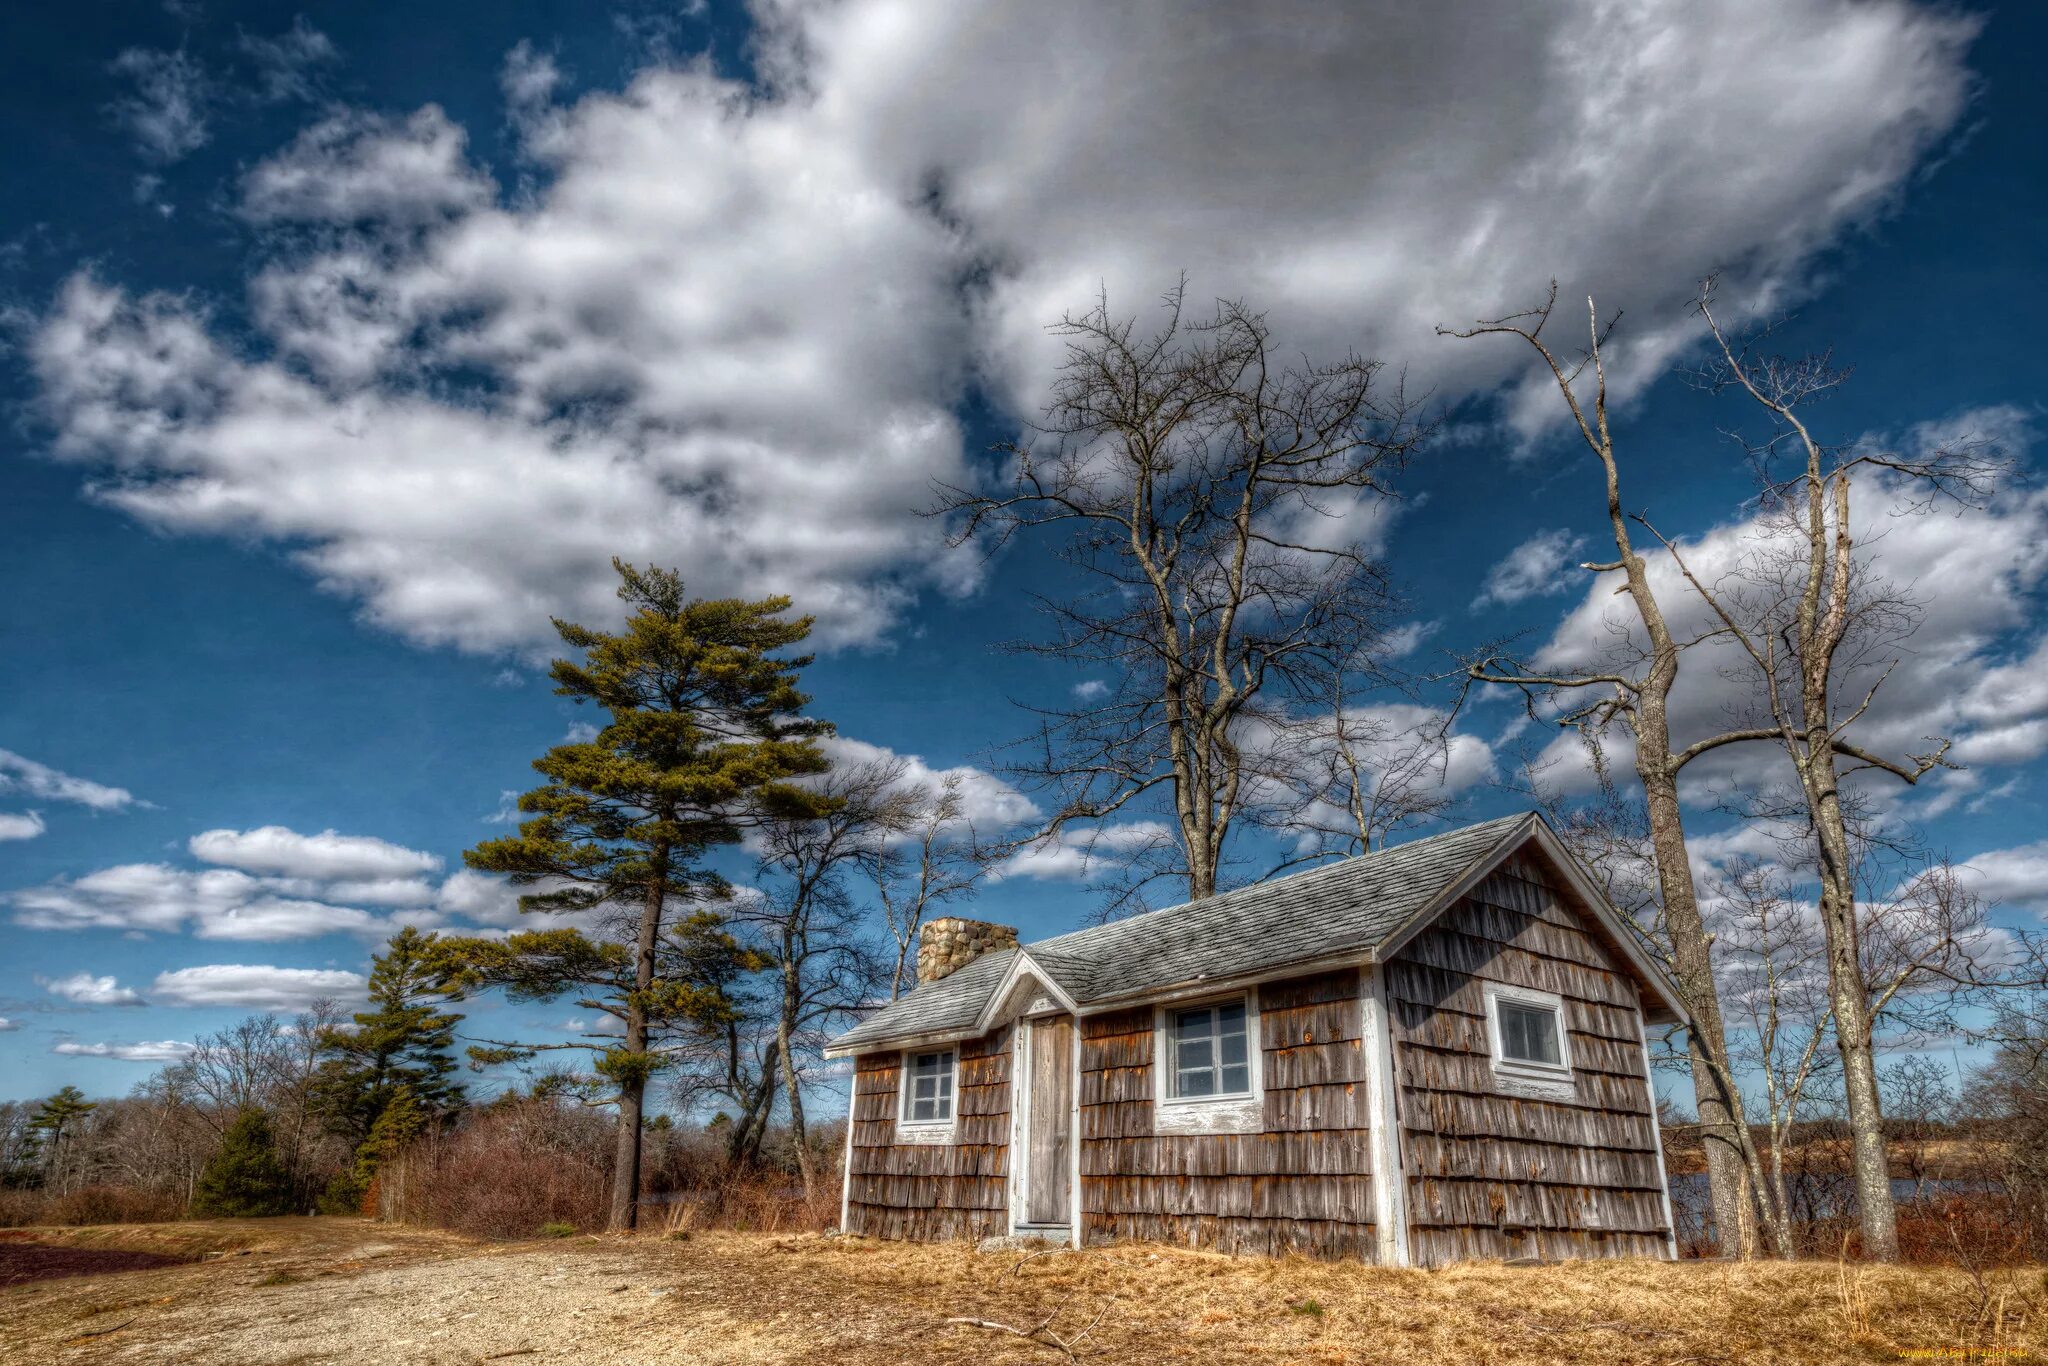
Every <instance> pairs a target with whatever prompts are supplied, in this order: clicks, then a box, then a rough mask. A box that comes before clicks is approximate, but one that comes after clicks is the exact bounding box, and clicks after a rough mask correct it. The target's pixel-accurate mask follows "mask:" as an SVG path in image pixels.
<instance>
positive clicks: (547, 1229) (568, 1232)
mask: <svg viewBox="0 0 2048 1366" xmlns="http://www.w3.org/2000/svg"><path fill="white" fill-rule="evenodd" d="M540 1236H541V1237H543V1238H574V1237H575V1236H576V1225H574V1224H565V1223H562V1222H560V1221H559V1220H557V1221H555V1222H553V1223H547V1224H542V1225H541V1226H540Z"/></svg>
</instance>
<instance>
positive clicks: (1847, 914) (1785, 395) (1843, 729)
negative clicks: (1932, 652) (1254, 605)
mask: <svg viewBox="0 0 2048 1366" xmlns="http://www.w3.org/2000/svg"><path fill="white" fill-rule="evenodd" d="M1697 307H1698V310H1699V313H1700V316H1701V318H1702V319H1703V320H1704V321H1705V323H1706V326H1707V330H1708V333H1709V334H1710V335H1711V337H1712V338H1713V341H1714V346H1715V351H1716V360H1715V362H1714V363H1713V364H1712V365H1710V367H1709V368H1708V369H1707V370H1706V371H1704V372H1703V374H1702V381H1703V383H1704V384H1705V386H1706V387H1707V388H1709V389H1710V390H1715V391H1721V390H1732V391H1735V392H1738V393H1741V394H1744V395H1746V396H1748V397H1749V398H1750V399H1751V400H1753V401H1754V402H1755V403H1756V404H1757V405H1758V406H1759V407H1760V408H1762V409H1763V411H1764V412H1765V414H1766V415H1767V417H1768V419H1769V423H1770V427H1771V431H1770V434H1769V435H1768V436H1767V437H1765V438H1764V439H1762V440H1761V441H1754V442H1748V443H1745V444H1746V449H1747V453H1748V455H1749V457H1750V459H1751V462H1752V464H1753V465H1754V467H1755V469H1756V470H1757V473H1758V478H1759V480H1760V483H1761V486H1762V496H1763V517H1762V522H1761V525H1760V528H1759V544H1758V549H1757V552H1756V553H1755V554H1754V555H1752V556H1751V557H1750V558H1749V560H1748V561H1747V563H1746V564H1745V565H1744V566H1743V568H1742V569H1741V570H1740V571H1739V572H1738V574H1737V576H1736V578H1735V582H1734V583H1732V584H1731V583H1729V582H1726V581H1720V582H1716V583H1712V584H1710V583H1707V582H1706V581H1704V580H1703V579H1702V577H1701V576H1700V575H1698V574H1695V573H1694V571H1693V569H1692V568H1691V567H1690V566H1689V565H1688V564H1687V563H1686V560H1685V557H1684V555H1683V553H1682V551H1681V549H1680V547H1678V546H1677V545H1675V544H1673V543H1672V542H1670V541H1668V540H1665V539H1664V538H1663V537H1659V538H1658V539H1659V540H1660V541H1663V543H1664V545H1665V548H1666V549H1667V550H1669V552H1670V553H1671V556H1672V559H1673V561H1674V563H1676V564H1677V566H1678V567H1679V569H1680V571H1681V572H1682V573H1683V574H1684V575H1685V578H1686V581H1687V583H1688V584H1690V585H1691V587H1692V588H1693V589H1694V590H1695V591H1696V592H1697V593H1698V594H1699V596H1700V598H1701V600H1702V601H1703V602H1704V603H1705V604H1706V606H1707V607H1708V609H1709V610H1710V611H1711V612H1712V614H1713V617H1714V621H1715V623H1716V628H1717V629H1716V633H1717V634H1721V635H1724V636H1725V637H1726V638H1728V639H1730V640H1732V641H1734V642H1735V643H1736V644H1737V645H1739V646H1740V648H1741V650H1742V652H1743V653H1744V654H1745V655H1746V656H1747V657H1748V659H1749V661H1750V662H1751V663H1752V664H1753V665H1754V666H1755V670H1756V675H1755V681H1756V683H1757V685H1758V691H1759V693H1760V694H1761V696H1762V698H1763V700H1764V703H1765V712H1766V714H1765V715H1764V716H1763V717H1761V718H1760V721H1759V724H1758V725H1756V726H1755V727H1753V728H1750V729H1748V730H1747V731H1745V732H1737V737H1738V738H1742V737H1744V736H1747V737H1753V738H1762V739H1767V740H1771V741H1774V742H1776V743H1777V744H1778V745H1779V746H1780V747H1781V748H1782V750H1783V751H1784V753H1785V755H1786V756H1787V757H1788V758H1789V759H1790V761H1791V765H1792V770H1793V774H1794V776H1795V778H1796V781H1797V784H1798V788H1799V791H1800V793H1801V796H1802V798H1803V800H1804V804H1805V807H1806V817H1807V820H1808V822H1809V823H1810V827H1811V831H1812V837H1813V842H1814V848H1815V851H1816V854H1817V856H1818V865H1819V866H1818V874H1819V883H1820V919H1821V925H1822V928H1823V929H1824V930H1825V931H1826V934H1827V945H1828V980H1829V995H1830V1004H1831V1005H1832V1007H1833V1011H1834V1019H1835V1041H1836V1045H1837V1047H1838V1048H1839V1049H1840V1051H1841V1056H1842V1086H1843V1091H1844V1094H1845V1096H1846V1099H1847V1102H1848V1111H1849V1124H1850V1130H1851V1136H1852V1141H1853V1152H1854V1156H1855V1164H1856V1189H1857V1199H1858V1207H1859V1215H1860V1219H1861V1222H1862V1232H1863V1246H1864V1252H1865V1254H1866V1255H1867V1256H1870V1257H1873V1258H1876V1259H1879V1260H1886V1261H1889V1260H1892V1259H1894V1258H1896V1257H1897V1255H1898V1233H1897V1228H1896V1218H1895V1216H1894V1213H1893V1208H1892V1195H1891V1183H1890V1177H1889V1175H1888V1173H1887V1170H1886V1165H1885V1149H1884V1134H1883V1103H1882V1099H1881V1097H1880V1095H1879V1091H1878V1083H1877V1068H1876V1064H1875V1061H1874V1056H1873V1045H1872V1037H1871V1008H1870V992H1869V983H1868V981H1867V979H1866V978H1865V976H1864V972H1863V962H1862V956H1861V951H1860V949H1859V947H1858V923H1857V909H1856V908H1857V887H1856V859H1855V853H1854V850H1853V847H1852V840H1851V836H1850V832H1849V818H1848V816H1847V814H1846V813H1845V811H1844V806H1843V798H1842V779H1843V778H1844V777H1845V776H1847V775H1848V774H1852V773H1859V772H1868V773H1873V774H1884V775H1889V776H1890V777H1893V778H1896V779H1898V780H1899V781H1901V782H1904V783H1908V784H1911V783H1915V782H1918V781H1919V779H1920V778H1922V777H1924V776H1925V775H1926V774H1927V773H1929V772H1930V771H1932V770H1933V769H1935V768H1936V767H1939V766H1942V765H1943V764H1944V762H1945V756H1946V755H1947V752H1948V747H1949V745H1948V741H1946V740H1930V742H1929V743H1930V745H1931V746H1932V747H1931V748H1930V749H1929V750H1928V751H1927V752H1925V753H1923V754H1917V755H1910V756H1907V757H1905V758H1892V757H1888V756H1885V755H1880V754H1877V753H1875V752H1874V751H1872V750H1869V749H1866V748H1864V747H1863V746H1862V745H1860V744H1858V743H1856V742H1855V741H1854V740H1852V739H1851V738H1850V737H1849V735H1848V734H1847V732H1848V730H1849V729H1850V728H1851V727H1852V726H1854V725H1855V724H1856V722H1858V721H1859V720H1861V719H1862V718H1863V717H1864V716H1865V715H1866V714H1867V713H1868V712H1869V710H1870V708H1871V705H1872V703H1873V702H1874V701H1875V700H1876V697H1877V693H1878V690H1879V689H1880V688H1881V687H1882V686H1883V684H1884V681H1885V679H1886V678H1887V677H1888V676H1889V675H1890V673H1891V671H1892V668H1893V667H1895V665H1896V663H1897V656H1896V654H1892V655H1891V657H1890V658H1888V659H1887V658H1886V657H1885V656H1886V652H1887V650H1888V648H1889V647H1891V646H1894V645H1896V644H1898V643H1899V642H1900V641H1901V640H1902V638H1903V637H1904V635H1905V634H1906V633H1907V632H1908V631H1909V630H1910V627H1911V623H1910V616H1911V607H1910V604H1909V603H1906V602H1905V601H1904V600H1903V598H1901V597H1900V596H1899V595H1896V594H1894V593H1891V592H1888V591H1887V590H1886V589H1885V587H1884V586H1883V585H1882V584H1879V583H1877V582H1875V580H1874V578H1873V576H1872V575H1871V574H1870V573H1869V572H1868V567H1867V565H1865V564H1864V563H1863V562H1862V561H1860V560H1859V557H1858V554H1857V545H1856V533H1855V529H1854V526H1853V524H1852V522H1851V515H1850V514H1851V496H1852V492H1853V490H1854V488H1855V487H1856V484H1857V482H1858V480H1859V479H1861V480H1868V481H1870V482H1874V483H1880V484H1881V483H1883V482H1884V481H1885V480H1890V481H1892V482H1893V483H1894V484H1895V485H1899V486H1905V487H1906V488H1907V489H1908V490H1909V491H1908V493H1907V496H1908V497H1909V498H1910V499H1913V500H1915V501H1913V502H1912V503H1911V506H1913V507H1916V508H1919V509H1922V510H1924V509H1925V508H1926V507H1927V506H1928V503H1929V501H1930V500H1931V499H1932V498H1934V497H1937V496H1943V495H1947V496H1952V497H1956V498H1966V497H1969V496H1970V495H1973V494H1977V493H1981V492H1983V491H1984V489H1985V488H1986V486H1987V484H1988V481H1989V480H1990V478H1991V477H1992V475H1993V474H1994V473H1995V471H1996V468H1997V462H1996V460H1995V459H1994V458H1992V457H1991V456H1989V455H1988V454H1987V453H1986V452H1985V451H1983V450H1982V449H1981V448H1979V447H1977V446H1976V445H1974V444H1971V443H1963V444H1961V445H1957V446H1953V447H1948V448H1944V449H1941V450H1937V451H1934V452H1932V453H1930V454H1926V455H1914V456H1908V455H1904V454H1899V453H1895V452H1890V451H1872V450H1864V449H1856V448H1846V447H1830V446H1826V445H1824V444H1823V443H1822V442H1821V441H1820V440H1819V439H1818V438H1817V437H1816V436H1815V435H1814V434H1813V431H1812V429H1811V428H1810V427H1809V426H1808V425H1807V423H1806V421H1805V419H1804V418H1803V417H1802V416H1801V414H1800V409H1801V408H1802V407H1803V406H1804V405H1805V404H1807V403H1808V402H1810V401H1811V400H1813V399H1815V398H1818V397H1821V396H1823V395H1825V394H1827V393H1828V392H1829V391H1831V390H1832V389H1834V388H1835V387H1836V386H1837V385H1838V384H1839V383H1840V382H1841V381H1842V379H1843V378H1844V377H1845V376H1844V372H1842V371H1840V370H1837V369H1836V368H1834V366H1833V365H1832V364H1831V362H1830V358H1829V357H1828V356H1826V355H1819V356H1802V357H1792V358H1787V357H1783V356H1772V355H1762V354H1758V353H1756V352H1754V351H1752V350H1751V349H1750V348H1749V347H1748V346H1743V347H1741V348H1740V349H1738V348H1737V347H1736V346H1735V345H1734V344H1733V343H1732V342H1731V341H1730V340H1729V338H1728V336H1727V334H1726V333H1725V332H1724V331H1723V329H1722V327H1721V325H1720V323H1719V322H1718V320H1717V319H1716V318H1715V316H1714V312H1713V282H1712V281H1711V280H1710V281H1708V282H1707V284H1706V286H1705V287H1704V288H1703V289H1702V291H1701V294H1700V298H1699V300H1698V304H1697ZM1788 455H1789V462H1790V465H1791V467H1792V468H1791V470H1790V471H1789V472H1786V471H1785V470H1784V469H1783V465H1784V464H1785V462H1786V460H1787V457H1788Z"/></svg>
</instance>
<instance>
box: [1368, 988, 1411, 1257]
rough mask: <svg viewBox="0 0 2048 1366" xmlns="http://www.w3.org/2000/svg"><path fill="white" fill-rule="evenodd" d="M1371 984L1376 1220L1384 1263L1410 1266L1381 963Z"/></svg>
mask: <svg viewBox="0 0 2048 1366" xmlns="http://www.w3.org/2000/svg"><path fill="white" fill-rule="evenodd" d="M1363 975H1364V978H1365V990H1364V991H1363V992H1361V993H1360V996H1361V1001H1362V1005H1363V1008H1364V1010H1365V1034H1366V1049H1367V1054H1366V1082H1365V1086H1366V1102H1367V1104H1368V1105H1370V1106H1371V1107H1372V1129H1371V1134H1372V1202H1373V1226H1374V1232H1375V1234H1376V1236H1377V1238H1378V1243H1379V1264H1380V1265H1381V1266H1407V1265H1408V1264H1409V1255H1408V1198H1407V1197H1408V1174H1407V1172H1406V1171H1405V1170H1404V1169H1403V1167H1402V1164H1401V1133H1400V1130H1399V1128H1398V1127H1397V1124H1398V1121H1397V1119H1396V1118H1395V1112H1394V1110H1395V1107H1394V1031H1393V1027H1392V1024H1393V1022H1392V1019H1391V1017H1390V1015H1389V1012H1388V1010H1387V984H1386V978H1385V976H1384V974H1383V971H1382V968H1381V965H1380V964H1379V963H1378V962H1377V961H1375V962H1372V963H1368V964H1367V965H1366V968H1365V972H1364V974H1363Z"/></svg>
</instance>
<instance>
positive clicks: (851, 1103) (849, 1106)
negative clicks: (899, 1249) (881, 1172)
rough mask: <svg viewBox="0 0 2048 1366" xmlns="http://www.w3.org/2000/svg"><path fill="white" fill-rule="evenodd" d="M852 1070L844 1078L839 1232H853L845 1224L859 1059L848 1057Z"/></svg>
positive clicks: (850, 1191) (850, 1211)
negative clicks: (843, 1135) (843, 1147)
mask: <svg viewBox="0 0 2048 1366" xmlns="http://www.w3.org/2000/svg"><path fill="white" fill-rule="evenodd" d="M849 1062H850V1063H851V1065H852V1067H853V1072H852V1074H851V1075H849V1076H848V1077H847V1079H846V1156H845V1158H844V1160H843V1161H841V1163H840V1166H839V1232H840V1235H841V1236H842V1237H844V1236H845V1235H847V1234H850V1233H852V1232H853V1230H852V1229H850V1228H848V1227H847V1226H846V1223H847V1220H848V1219H849V1218H850V1217H852V1214H853V1126H854V1123H855V1121H856V1120H858V1119H859V1117H860V1059H859V1058H858V1057H854V1058H851V1059H849Z"/></svg>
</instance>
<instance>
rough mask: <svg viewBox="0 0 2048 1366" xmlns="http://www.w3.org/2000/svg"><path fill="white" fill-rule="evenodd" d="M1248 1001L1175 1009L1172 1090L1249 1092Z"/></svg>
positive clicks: (1189, 1093)
mask: <svg viewBox="0 0 2048 1366" xmlns="http://www.w3.org/2000/svg"><path fill="white" fill-rule="evenodd" d="M1247 1013H1248V1012H1247V1010H1246V1003H1245V1002H1243V1001H1231V1002H1228V1003H1226V1004H1221V1005H1213V1006H1201V1007H1198V1008H1197V1009H1194V1010H1177V1011H1175V1012H1173V1015H1172V1017H1171V1019H1172V1024H1171V1028H1170V1029H1169V1031H1168V1035H1169V1037H1168V1042H1169V1043H1170V1044H1171V1046H1172V1050H1173V1051H1172V1053H1171V1054H1170V1062H1171V1071H1170V1073H1169V1081H1170V1082H1171V1089H1170V1090H1169V1091H1168V1095H1169V1096H1173V1097H1195V1096H1223V1095H1245V1094H1249V1093H1250V1091H1251V1089H1252V1086H1251V1065H1250V1054H1249V1050H1250V1046H1251V1045H1250V1039H1249V1037H1248V1033H1247V1030H1246V1027H1245V1023H1246V1022H1245V1017H1246V1015H1247Z"/></svg>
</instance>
